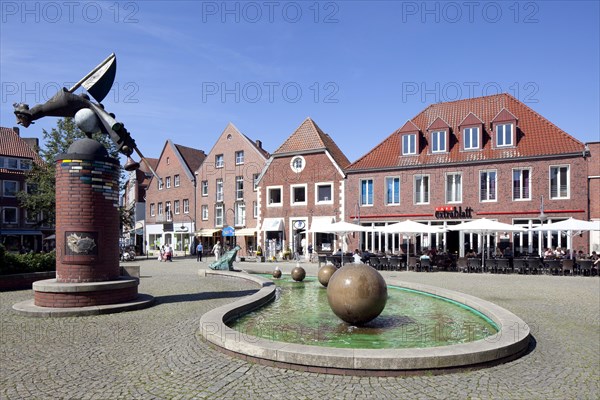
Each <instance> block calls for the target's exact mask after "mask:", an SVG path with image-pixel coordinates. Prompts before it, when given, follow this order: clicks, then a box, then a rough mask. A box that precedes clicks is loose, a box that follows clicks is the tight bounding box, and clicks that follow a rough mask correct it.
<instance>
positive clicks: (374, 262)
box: [369, 256, 381, 270]
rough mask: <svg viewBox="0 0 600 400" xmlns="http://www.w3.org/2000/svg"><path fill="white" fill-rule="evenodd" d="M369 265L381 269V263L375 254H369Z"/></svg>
mask: <svg viewBox="0 0 600 400" xmlns="http://www.w3.org/2000/svg"><path fill="white" fill-rule="evenodd" d="M369 265H371V267H373V268H375V269H377V270H381V263H380V262H379V257H377V256H371V257H370V258H369Z"/></svg>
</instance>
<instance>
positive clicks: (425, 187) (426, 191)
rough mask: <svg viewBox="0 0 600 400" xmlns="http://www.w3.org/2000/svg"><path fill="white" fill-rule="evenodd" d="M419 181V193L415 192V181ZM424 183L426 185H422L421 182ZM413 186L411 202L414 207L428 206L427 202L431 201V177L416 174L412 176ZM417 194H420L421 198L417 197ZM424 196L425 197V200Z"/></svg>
mask: <svg viewBox="0 0 600 400" xmlns="http://www.w3.org/2000/svg"><path fill="white" fill-rule="evenodd" d="M418 179H421V185H420V186H421V188H420V190H419V191H417V180H418ZM425 181H426V184H424V183H423V182H425ZM413 184H414V188H415V190H414V196H413V197H414V199H413V202H414V204H415V205H421V204H429V202H430V201H431V191H430V188H431V177H430V176H429V174H416V175H414V178H413ZM418 193H421V196H420V197H418V196H417V195H418ZM425 194H426V195H427V199H425Z"/></svg>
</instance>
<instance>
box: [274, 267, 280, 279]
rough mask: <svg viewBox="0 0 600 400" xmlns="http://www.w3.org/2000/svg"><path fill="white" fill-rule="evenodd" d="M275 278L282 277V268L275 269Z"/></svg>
mask: <svg viewBox="0 0 600 400" xmlns="http://www.w3.org/2000/svg"><path fill="white" fill-rule="evenodd" d="M273 278H276V279H279V278H281V270H280V269H276V270H275V271H273Z"/></svg>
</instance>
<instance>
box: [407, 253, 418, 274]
mask: <svg viewBox="0 0 600 400" xmlns="http://www.w3.org/2000/svg"><path fill="white" fill-rule="evenodd" d="M408 269H411V270H413V271H416V270H417V257H415V256H409V257H408Z"/></svg>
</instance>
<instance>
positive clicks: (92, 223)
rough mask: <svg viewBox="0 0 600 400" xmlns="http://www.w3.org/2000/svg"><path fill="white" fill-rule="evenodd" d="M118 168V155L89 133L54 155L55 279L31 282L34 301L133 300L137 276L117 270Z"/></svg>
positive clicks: (55, 304)
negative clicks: (113, 155) (113, 156)
mask: <svg viewBox="0 0 600 400" xmlns="http://www.w3.org/2000/svg"><path fill="white" fill-rule="evenodd" d="M119 171H120V169H119V162H118V160H116V159H114V158H111V157H109V155H108V152H107V151H106V149H105V148H104V146H102V145H101V144H100V143H99V142H97V141H95V140H93V139H89V138H88V139H81V140H78V141H76V142H75V143H73V145H71V147H70V148H69V150H68V153H67V154H62V155H60V156H58V157H57V159H56V279H48V280H43V281H37V282H35V283H34V284H33V290H34V298H33V303H34V306H36V307H42V308H44V307H46V308H54V309H56V308H59V309H66V308H84V307H95V306H107V305H119V304H123V303H128V302H133V303H136V302H137V300H136V299H137V298H138V290H137V288H138V280H137V279H135V278H130V277H121V276H120V267H119V209H118V203H119ZM136 304H137V303H136ZM108 308H110V307H108ZM135 308H140V307H135Z"/></svg>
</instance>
